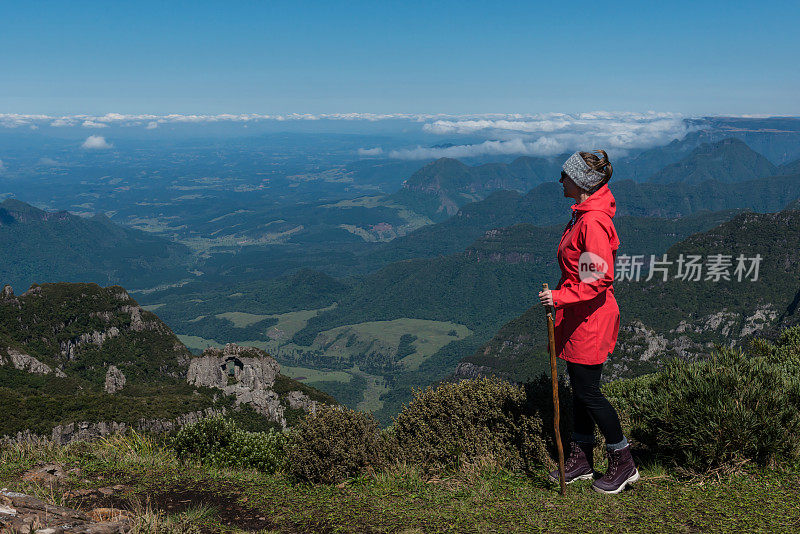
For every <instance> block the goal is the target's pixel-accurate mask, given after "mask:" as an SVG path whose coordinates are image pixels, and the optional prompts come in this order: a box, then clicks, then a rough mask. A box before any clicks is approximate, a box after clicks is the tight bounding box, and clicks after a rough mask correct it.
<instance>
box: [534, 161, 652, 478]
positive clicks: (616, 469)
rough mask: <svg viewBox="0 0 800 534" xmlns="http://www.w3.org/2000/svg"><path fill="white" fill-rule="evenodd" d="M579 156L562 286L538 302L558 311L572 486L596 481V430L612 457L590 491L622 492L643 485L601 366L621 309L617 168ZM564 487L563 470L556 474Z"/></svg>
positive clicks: (566, 177) (570, 172)
mask: <svg viewBox="0 0 800 534" xmlns="http://www.w3.org/2000/svg"><path fill="white" fill-rule="evenodd" d="M595 152H596V153H597V154H600V155H602V158H600V157H598V156H597V155H596V154H593V153H591V152H576V153H575V154H573V155H572V156H570V158H569V159H568V160H567V161H566V162H565V163H564V165H563V167H562V169H563V170H562V172H561V179H560V180H559V181H560V182H561V183H562V184H563V187H564V196H565V197H569V198H574V199H575V204H574V205H573V206H572V219H571V220H570V222H569V224H568V225H567V227H566V228H565V229H564V234H563V235H562V236H561V241H560V242H559V244H558V264H559V267H560V268H561V280H560V281H559V282H558V285H557V286H556V289H554V290H552V291H550V290H548V291H542V292H540V293H539V300H540V301H541V302H542V304H543V305H545V306H554V307H555V310H556V316H555V335H556V339H555V341H556V352H557V354H558V356H559V357H560V358H562V359H564V360H566V362H567V372H568V373H569V380H570V385H571V386H572V397H573V420H574V429H575V430H574V432H573V434H572V440H571V443H570V455H569V458H568V459H567V461H566V465H565V469H566V481H567V483H570V482H574V481H575V480H581V479H591V478H594V477H593V474H594V467H593V459H592V449H593V448H594V430H595V424H596V425H597V426H598V427H599V428H600V432H601V433H602V434H603V437H604V438H605V442H606V450H607V451H608V457H609V460H608V470H607V471H606V473H605V474H604V475H603V476H602V477H601V478H599V479H597V480H595V481H594V483H593V484H592V487H593V488H594V489H595V490H597V491H599V492H601V493H619V492H620V491H622V490H623V489H624V488H625V486H626V485H627V484H628V483H630V482H635V481H637V480H638V479H639V471H638V470H637V469H636V465H635V464H634V462H633V458H632V457H631V453H630V446H629V445H628V440H627V439H626V438H625V436H624V435H623V434H622V427H621V426H620V423H619V416H618V415H617V412H616V410H614V407H613V406H611V403H609V402H608V400H607V399H606V398H605V397H604V396H603V393H602V392H601V391H600V374H601V373H602V370H603V362H605V361H606V359H607V358H608V355H610V354H611V352H613V350H614V345H615V344H616V342H617V333H618V332H619V308H618V307H617V301H616V299H615V298H614V287H613V286H612V283H613V281H614V261H615V260H616V256H617V249H618V248H619V239H618V238H617V231H616V230H615V229H614V223H613V222H612V221H611V219H612V217H614V213H615V212H616V203H615V201H614V196H613V195H612V194H611V191H610V190H609V189H608V186H607V185H606V184H607V183H608V181H609V180H610V179H611V172H612V168H611V164H610V163H609V161H608V155H607V154H606V153H605V152H604V151H602V150H596V151H595ZM550 477H551V478H553V479H554V480H556V481H558V471H554V472H552V473H550Z"/></svg>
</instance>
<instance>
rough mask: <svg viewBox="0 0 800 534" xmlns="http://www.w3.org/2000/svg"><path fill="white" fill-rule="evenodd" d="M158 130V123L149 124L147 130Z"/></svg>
mask: <svg viewBox="0 0 800 534" xmlns="http://www.w3.org/2000/svg"><path fill="white" fill-rule="evenodd" d="M156 128H158V122H156V121H150V122H148V123H147V129H148V130H155V129H156Z"/></svg>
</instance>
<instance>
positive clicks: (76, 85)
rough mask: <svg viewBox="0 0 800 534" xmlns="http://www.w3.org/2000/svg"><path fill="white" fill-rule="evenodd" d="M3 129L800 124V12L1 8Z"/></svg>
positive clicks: (687, 5) (579, 6) (736, 5)
mask: <svg viewBox="0 0 800 534" xmlns="http://www.w3.org/2000/svg"><path fill="white" fill-rule="evenodd" d="M0 8H1V9H2V10H1V11H0V13H1V14H2V16H0V47H1V48H0V49H2V50H3V53H2V54H0V113H48V114H70V113H91V114H102V113H108V112H118V113H157V114H163V113H290V112H298V113H342V112H371V113H456V114H458V113H539V112H548V111H563V112H577V111H592V110H626V111H628V110H629V111H646V110H657V111H669V112H678V113H685V114H694V115H697V114H774V115H800V98H798V95H799V94H800V68H798V66H797V60H798V52H800V32H798V31H797V27H796V24H797V20H799V19H800V2H796V1H795V2H758V3H756V2H668V3H652V4H650V3H645V2H606V3H600V2H592V3H588V2H587V3H582V2H561V3H557V2H543V3H538V2H470V1H461V2H435V3H432V2H424V3H423V2H408V1H406V2H377V1H372V2H332V1H328V2H302V1H294V2H267V1H263V2H243V1H227V2H202V1H197V2H162V1H159V2H148V1H138V2H76V1H72V2H0Z"/></svg>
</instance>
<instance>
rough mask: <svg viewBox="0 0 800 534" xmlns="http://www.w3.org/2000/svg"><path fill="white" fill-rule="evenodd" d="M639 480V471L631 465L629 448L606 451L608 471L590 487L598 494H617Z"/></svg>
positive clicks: (631, 459)
mask: <svg viewBox="0 0 800 534" xmlns="http://www.w3.org/2000/svg"><path fill="white" fill-rule="evenodd" d="M637 480H639V470H638V469H636V464H634V463H633V457H632V456H631V446H630V445H626V446H625V447H624V448H622V449H617V450H612V451H608V470H606V473H605V474H604V475H603V476H602V477H601V478H599V479H598V480H595V481H594V483H593V484H592V487H593V488H594V489H595V490H597V491H599V492H600V493H619V492H620V491H622V490H624V489H625V486H627V485H628V484H629V483H631V482H636V481H637Z"/></svg>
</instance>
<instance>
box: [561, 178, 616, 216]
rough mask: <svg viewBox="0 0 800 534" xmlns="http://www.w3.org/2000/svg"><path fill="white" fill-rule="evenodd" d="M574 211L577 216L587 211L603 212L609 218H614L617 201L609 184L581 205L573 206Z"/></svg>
mask: <svg viewBox="0 0 800 534" xmlns="http://www.w3.org/2000/svg"><path fill="white" fill-rule="evenodd" d="M572 209H573V210H574V211H575V213H574V214H575V215H576V216H577V215H581V214H582V213H586V212H587V211H602V212H603V213H605V214H606V215H608V216H609V217H614V214H615V213H616V212H617V201H616V200H615V199H614V195H612V194H611V190H610V189H609V188H608V184H604V185H603V187H601V188H600V189H598V190H597V191H595V192H594V193H592V195H591V196H590V197H589V198H587V199H586V200H584V201H583V202H581V203H580V204H573V205H572Z"/></svg>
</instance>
